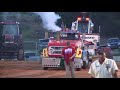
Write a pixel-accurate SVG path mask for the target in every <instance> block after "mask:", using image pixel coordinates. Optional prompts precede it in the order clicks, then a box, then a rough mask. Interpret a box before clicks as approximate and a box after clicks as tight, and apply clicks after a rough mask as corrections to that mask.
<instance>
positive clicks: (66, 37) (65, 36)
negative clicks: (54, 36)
mask: <svg viewBox="0 0 120 90" xmlns="http://www.w3.org/2000/svg"><path fill="white" fill-rule="evenodd" d="M61 39H64V40H78V34H76V33H62V34H61Z"/></svg>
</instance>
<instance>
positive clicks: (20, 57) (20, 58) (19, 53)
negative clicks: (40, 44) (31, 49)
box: [17, 49, 24, 60]
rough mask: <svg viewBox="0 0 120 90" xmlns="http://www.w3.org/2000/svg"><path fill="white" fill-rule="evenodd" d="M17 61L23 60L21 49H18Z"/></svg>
mask: <svg viewBox="0 0 120 90" xmlns="http://www.w3.org/2000/svg"><path fill="white" fill-rule="evenodd" d="M17 59H18V60H24V50H23V49H19V51H18V56H17Z"/></svg>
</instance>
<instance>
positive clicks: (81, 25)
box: [78, 22, 88, 33]
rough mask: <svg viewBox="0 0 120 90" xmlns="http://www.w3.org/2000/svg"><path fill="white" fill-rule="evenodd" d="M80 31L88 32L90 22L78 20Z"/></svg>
mask: <svg viewBox="0 0 120 90" xmlns="http://www.w3.org/2000/svg"><path fill="white" fill-rule="evenodd" d="M78 31H79V32H80V33H88V22H78Z"/></svg>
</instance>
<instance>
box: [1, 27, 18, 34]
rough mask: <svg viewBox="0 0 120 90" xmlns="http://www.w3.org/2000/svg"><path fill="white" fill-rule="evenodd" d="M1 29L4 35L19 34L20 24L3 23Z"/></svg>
mask: <svg viewBox="0 0 120 90" xmlns="http://www.w3.org/2000/svg"><path fill="white" fill-rule="evenodd" d="M1 30H2V31H3V33H2V34H3V35H5V34H13V35H17V34H18V26H17V25H2V27H1Z"/></svg>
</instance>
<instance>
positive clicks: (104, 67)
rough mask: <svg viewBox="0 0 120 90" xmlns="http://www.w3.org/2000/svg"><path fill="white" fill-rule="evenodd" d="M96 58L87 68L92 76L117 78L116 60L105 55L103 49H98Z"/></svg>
mask: <svg viewBox="0 0 120 90" xmlns="http://www.w3.org/2000/svg"><path fill="white" fill-rule="evenodd" d="M97 53H98V60H95V61H94V62H93V63H92V64H91V66H90V69H89V72H88V73H89V74H91V77H92V78H117V72H118V67H117V65H116V62H115V61H114V60H112V59H108V58H106V57H105V56H106V55H105V52H104V49H99V50H98V52H97Z"/></svg>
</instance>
